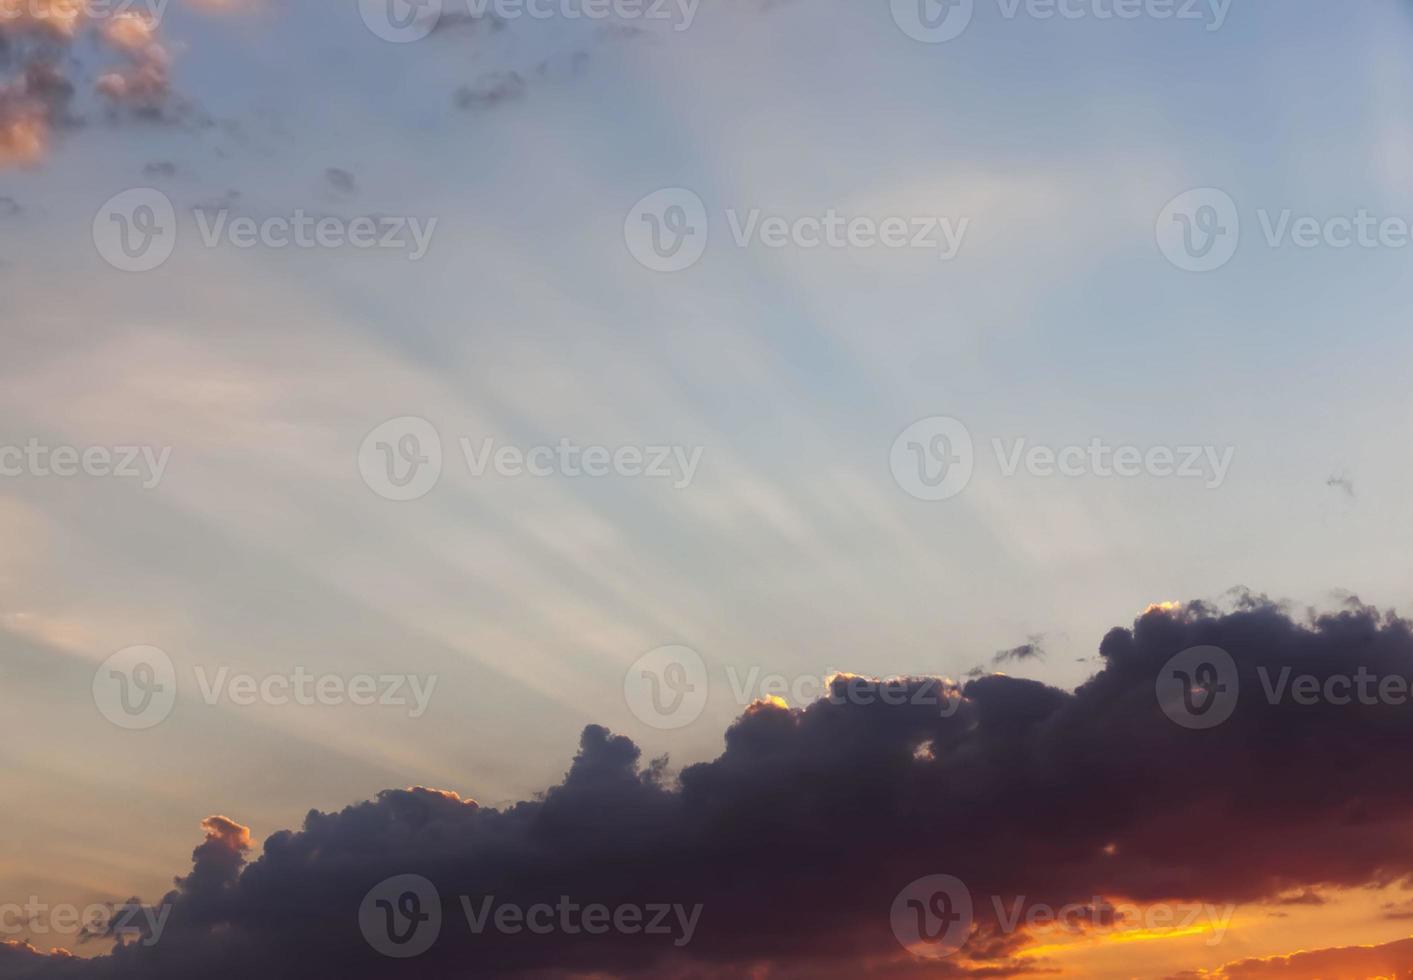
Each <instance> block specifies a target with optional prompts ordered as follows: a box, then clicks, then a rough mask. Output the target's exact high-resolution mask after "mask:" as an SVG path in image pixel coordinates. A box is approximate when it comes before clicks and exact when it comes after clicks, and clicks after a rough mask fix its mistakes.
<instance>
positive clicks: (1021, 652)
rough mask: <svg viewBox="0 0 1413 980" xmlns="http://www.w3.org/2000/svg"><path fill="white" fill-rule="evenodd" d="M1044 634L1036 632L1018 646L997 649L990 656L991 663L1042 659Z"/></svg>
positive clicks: (1043, 654) (1043, 656) (1043, 655)
mask: <svg viewBox="0 0 1413 980" xmlns="http://www.w3.org/2000/svg"><path fill="white" fill-rule="evenodd" d="M1044 640H1045V634H1043V633H1036V634H1034V635H1033V636H1031V637H1030V638H1029V639H1028V640H1027V642H1025V643H1022V644H1021V645H1020V646H1018V647H1011V649H1009V650H999V651H997V653H996V655H995V656H994V657H992V658H991V662H992V663H993V664H1007V663H1022V662H1024V661H1027V660H1044V659H1045V648H1044V646H1042V644H1043V642H1044Z"/></svg>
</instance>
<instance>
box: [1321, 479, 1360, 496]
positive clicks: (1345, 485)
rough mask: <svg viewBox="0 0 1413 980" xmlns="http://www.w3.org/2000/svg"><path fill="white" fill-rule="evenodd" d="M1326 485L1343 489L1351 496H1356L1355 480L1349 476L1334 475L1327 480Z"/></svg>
mask: <svg viewBox="0 0 1413 980" xmlns="http://www.w3.org/2000/svg"><path fill="white" fill-rule="evenodd" d="M1325 486H1327V487H1332V488H1334V489H1336V490H1343V491H1344V492H1345V493H1346V494H1348V495H1349V496H1350V497H1351V498H1352V497H1353V496H1354V481H1353V480H1351V479H1350V478H1349V477H1347V476H1332V477H1330V478H1329V479H1328V480H1326V481H1325Z"/></svg>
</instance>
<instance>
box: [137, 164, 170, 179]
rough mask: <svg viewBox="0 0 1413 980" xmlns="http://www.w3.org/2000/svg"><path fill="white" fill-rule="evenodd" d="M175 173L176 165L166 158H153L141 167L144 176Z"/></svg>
mask: <svg viewBox="0 0 1413 980" xmlns="http://www.w3.org/2000/svg"><path fill="white" fill-rule="evenodd" d="M176 175H177V165H176V164H175V163H172V162H170V161H168V160H154V161H152V162H151V163H149V164H147V165H146V166H145V167H143V168H142V176H144V177H166V178H171V177H175V176H176Z"/></svg>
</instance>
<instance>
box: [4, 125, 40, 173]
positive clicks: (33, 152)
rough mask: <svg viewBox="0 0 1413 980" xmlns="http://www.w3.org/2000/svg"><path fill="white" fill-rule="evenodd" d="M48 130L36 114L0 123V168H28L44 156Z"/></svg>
mask: <svg viewBox="0 0 1413 980" xmlns="http://www.w3.org/2000/svg"><path fill="white" fill-rule="evenodd" d="M47 136H48V129H47V127H46V126H45V125H44V120H43V119H41V118H40V117H39V115H38V114H37V113H26V114H23V115H21V116H20V117H19V118H18V119H11V120H9V121H8V122H0V167H5V166H13V165H19V166H29V165H32V164H35V163H38V162H39V159H40V158H41V157H43V156H44V147H45V143H46V138H47Z"/></svg>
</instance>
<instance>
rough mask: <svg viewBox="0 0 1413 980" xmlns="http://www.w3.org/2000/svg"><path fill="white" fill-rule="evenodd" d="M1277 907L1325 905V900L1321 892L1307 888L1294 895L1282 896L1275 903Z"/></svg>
mask: <svg viewBox="0 0 1413 980" xmlns="http://www.w3.org/2000/svg"><path fill="white" fill-rule="evenodd" d="M1275 904H1276V905H1324V904H1325V899H1324V896H1322V895H1321V894H1320V893H1319V892H1315V891H1312V890H1310V889H1309V888H1306V889H1304V890H1302V891H1299V892H1297V893H1295V894H1294V895H1282V896H1280V897H1279V898H1277V899H1276V901H1275Z"/></svg>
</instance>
